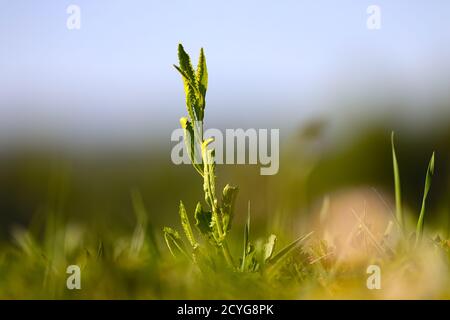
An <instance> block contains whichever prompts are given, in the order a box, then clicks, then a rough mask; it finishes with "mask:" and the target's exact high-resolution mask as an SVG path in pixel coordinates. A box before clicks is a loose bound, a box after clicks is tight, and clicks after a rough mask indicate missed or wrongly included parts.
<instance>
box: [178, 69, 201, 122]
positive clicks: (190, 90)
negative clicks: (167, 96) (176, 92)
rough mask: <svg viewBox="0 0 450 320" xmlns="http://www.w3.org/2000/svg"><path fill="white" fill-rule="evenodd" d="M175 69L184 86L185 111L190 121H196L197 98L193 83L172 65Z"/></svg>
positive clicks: (197, 111) (183, 72)
mask: <svg viewBox="0 0 450 320" xmlns="http://www.w3.org/2000/svg"><path fill="white" fill-rule="evenodd" d="M174 67H175V69H177V71H178V72H179V73H180V74H181V76H182V79H183V85H184V94H185V97H186V109H187V111H188V114H189V117H190V119H191V121H198V120H199V119H198V113H199V105H198V97H197V93H196V91H197V88H196V84H195V82H193V81H192V80H191V79H189V76H188V75H187V74H186V72H185V71H183V70H182V69H181V68H180V67H178V66H176V65H174Z"/></svg>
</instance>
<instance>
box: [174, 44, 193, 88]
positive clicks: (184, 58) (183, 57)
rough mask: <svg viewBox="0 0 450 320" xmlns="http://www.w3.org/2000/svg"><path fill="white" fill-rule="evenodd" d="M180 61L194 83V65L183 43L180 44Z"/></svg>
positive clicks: (181, 66) (182, 68)
mask: <svg viewBox="0 0 450 320" xmlns="http://www.w3.org/2000/svg"><path fill="white" fill-rule="evenodd" d="M178 61H179V63H180V68H181V70H183V71H184V72H185V73H186V75H187V78H188V79H189V80H190V81H192V82H193V83H194V82H195V74H194V68H193V67H192V63H191V58H190V57H189V55H188V54H187V53H186V51H185V50H184V48H183V45H182V44H181V43H180V44H178Z"/></svg>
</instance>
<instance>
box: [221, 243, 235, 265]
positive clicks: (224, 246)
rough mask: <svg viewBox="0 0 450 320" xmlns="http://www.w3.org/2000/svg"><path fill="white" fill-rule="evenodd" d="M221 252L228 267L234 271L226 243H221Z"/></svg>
mask: <svg viewBox="0 0 450 320" xmlns="http://www.w3.org/2000/svg"><path fill="white" fill-rule="evenodd" d="M222 252H223V256H224V257H225V260H226V261H227V263H228V265H229V266H230V267H231V268H232V269H233V270H234V262H233V257H232V256H231V253H230V249H229V248H228V245H227V243H226V241H223V242H222Z"/></svg>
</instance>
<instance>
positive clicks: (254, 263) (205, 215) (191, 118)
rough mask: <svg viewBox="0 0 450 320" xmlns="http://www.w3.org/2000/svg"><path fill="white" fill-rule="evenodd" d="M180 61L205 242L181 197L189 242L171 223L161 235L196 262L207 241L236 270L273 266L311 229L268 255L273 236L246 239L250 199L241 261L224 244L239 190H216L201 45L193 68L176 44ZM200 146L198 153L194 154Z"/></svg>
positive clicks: (175, 250)
mask: <svg viewBox="0 0 450 320" xmlns="http://www.w3.org/2000/svg"><path fill="white" fill-rule="evenodd" d="M178 60H179V65H178V66H177V65H174V67H175V69H176V70H178V72H179V73H180V74H181V76H182V79H183V84H184V92H185V96H186V107H187V113H188V116H187V117H183V118H181V119H180V124H181V127H182V128H183V130H184V141H185V146H186V150H187V153H188V155H189V158H190V160H191V163H192V165H193V167H194V169H195V170H196V171H197V172H198V174H199V175H200V176H201V178H202V179H203V192H204V201H205V203H206V206H203V205H202V203H201V202H198V203H197V206H196V209H195V212H194V221H195V227H196V229H197V231H198V233H199V234H200V235H201V236H202V237H203V238H205V239H206V240H207V241H206V243H205V244H202V243H201V242H200V241H197V237H196V235H195V234H194V230H193V228H192V227H191V223H190V219H189V215H188V214H187V211H186V208H185V206H184V204H183V202H180V206H179V215H180V220H181V225H182V229H183V232H184V235H185V237H186V239H187V241H188V243H189V247H190V248H189V247H187V246H186V245H185V244H184V241H183V240H182V238H181V236H180V234H179V233H178V232H177V231H176V230H174V229H172V228H170V227H165V228H164V229H163V232H164V239H165V242H166V244H167V247H168V248H169V251H170V252H171V254H172V255H173V256H176V255H177V254H178V253H181V254H182V255H183V256H185V257H187V258H189V259H191V260H192V261H193V262H197V260H198V259H197V258H198V257H199V256H201V255H205V256H210V250H209V249H205V250H203V251H202V250H201V247H202V246H203V247H206V245H207V244H208V243H209V244H211V245H212V246H213V247H215V248H216V249H218V250H217V251H219V252H221V255H222V256H223V258H224V259H225V261H226V263H227V264H228V266H229V267H230V268H232V269H233V270H236V271H241V272H245V271H257V270H261V269H263V267H264V266H267V267H269V266H275V265H276V264H277V263H278V262H279V261H281V260H282V258H283V257H284V256H286V255H287V254H288V253H290V252H291V251H292V250H293V249H294V248H295V247H297V246H298V245H299V244H300V243H301V242H302V241H304V240H306V239H307V238H308V237H309V236H310V235H311V234H312V232H311V233H309V234H307V235H305V236H303V237H300V238H299V239H297V240H295V241H294V242H293V243H291V244H290V245H288V246H287V247H286V248H284V249H282V250H281V251H280V252H279V253H278V254H276V255H275V256H273V257H272V255H273V252H274V249H275V244H276V236H275V235H271V236H269V239H268V240H267V242H266V243H265V244H264V245H263V246H256V247H255V246H253V244H252V243H251V242H250V203H249V207H248V218H247V223H246V225H245V232H244V248H243V254H242V258H241V259H240V263H237V262H236V261H235V260H234V259H233V256H232V254H231V252H230V249H229V248H228V244H227V237H228V235H229V232H230V230H231V226H232V223H231V222H232V219H233V215H234V204H235V201H236V196H237V193H238V188H237V187H234V186H231V185H229V184H227V185H226V186H225V187H224V189H223V191H222V197H221V199H220V201H219V199H218V197H217V193H216V172H215V169H216V166H215V151H214V149H212V148H210V147H209V145H210V144H211V143H212V142H213V139H212V138H209V139H204V137H203V132H204V128H203V119H204V115H205V106H206V91H207V89H208V70H207V66H206V58H205V54H204V51H203V49H201V50H200V57H199V60H198V64H197V68H196V69H195V70H194V68H193V66H192V63H191V59H190V57H189V55H188V54H187V53H186V51H185V50H184V48H183V46H182V45H181V44H179V45H178ZM197 146H200V155H201V158H200V159H199V158H198V154H199V150H198V147H197Z"/></svg>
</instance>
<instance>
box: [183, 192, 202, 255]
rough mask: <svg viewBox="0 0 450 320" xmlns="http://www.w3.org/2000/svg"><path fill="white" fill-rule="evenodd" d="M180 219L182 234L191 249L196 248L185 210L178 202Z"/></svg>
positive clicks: (196, 244)
mask: <svg viewBox="0 0 450 320" xmlns="http://www.w3.org/2000/svg"><path fill="white" fill-rule="evenodd" d="M179 213H180V218H181V225H182V227H183V230H184V234H185V235H186V238H187V239H188V240H189V243H190V244H191V246H192V248H194V249H195V248H197V247H198V243H197V241H195V237H194V233H193V232H192V228H191V223H190V222H189V217H188V215H187V213H186V208H185V207H184V204H183V202H182V201H180V210H179Z"/></svg>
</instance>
